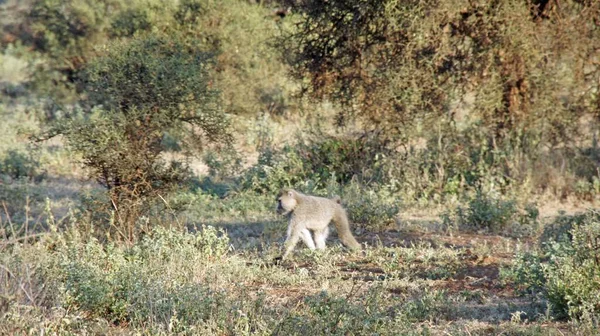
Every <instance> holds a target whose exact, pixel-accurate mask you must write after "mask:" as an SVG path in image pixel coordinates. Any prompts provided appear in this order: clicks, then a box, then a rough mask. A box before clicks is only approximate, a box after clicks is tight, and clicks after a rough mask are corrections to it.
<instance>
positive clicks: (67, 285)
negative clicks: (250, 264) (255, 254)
mask: <svg viewBox="0 0 600 336" xmlns="http://www.w3.org/2000/svg"><path fill="white" fill-rule="evenodd" d="M70 235H71V236H70V237H69V236H66V237H64V238H62V241H63V242H62V243H59V244H58V246H57V247H56V248H57V249H58V250H57V252H58V256H59V258H60V260H59V263H58V268H59V269H60V272H61V274H62V281H64V295H65V304H66V306H67V307H69V308H73V309H77V310H80V311H82V312H86V313H87V314H90V315H91V316H96V317H101V318H105V319H107V320H109V321H113V322H120V321H125V320H129V321H132V322H135V323H143V321H147V320H152V319H158V320H159V321H160V323H165V324H167V323H169V320H168V317H170V316H171V315H172V314H173V312H174V311H178V312H179V313H181V314H184V316H190V318H191V317H193V316H194V314H202V316H206V315H208V314H209V311H210V307H208V306H206V305H200V306H197V307H196V308H194V309H193V310H190V311H188V310H189V309H191V307H192V305H191V302H194V303H195V304H198V303H200V302H202V300H200V301H195V300H194V301H191V300H189V297H191V296H190V295H191V294H192V293H194V292H195V293H197V294H196V295H199V296H200V297H201V296H202V293H203V291H204V292H205V291H206V289H205V288H203V287H202V286H200V287H195V289H194V288H192V287H194V286H195V285H192V284H189V283H188V284H186V282H187V281H186V280H185V279H187V278H188V277H189V276H190V274H192V272H193V269H194V268H195V267H199V266H200V265H202V264H205V263H207V262H209V261H214V260H218V259H221V258H223V257H224V256H225V255H226V253H227V252H228V251H229V238H228V237H227V235H225V233H224V232H223V231H221V230H217V229H215V228H213V227H210V226H208V227H203V230H201V231H199V232H196V233H187V232H180V231H176V230H171V229H164V228H160V227H157V228H155V229H154V230H153V231H151V232H149V234H148V236H146V237H145V238H144V239H142V240H141V241H139V242H138V243H137V244H135V245H133V246H131V247H129V248H127V247H124V246H115V245H112V244H110V245H106V246H105V245H102V244H100V243H98V241H97V240H95V239H94V238H91V239H90V238H86V239H84V237H81V236H80V233H78V232H77V231H72V232H71V233H70ZM165 267H166V268H169V269H170V270H171V271H170V272H172V273H171V274H166V273H164V272H163V270H162V269H163V268H165ZM190 286H192V287H190ZM183 295H185V296H183ZM182 296H183V297H184V298H186V299H180V298H181V297H182ZM207 299H208V300H210V297H209V298H207ZM155 303H156V304H157V306H152V307H150V306H148V305H149V304H151V305H154V304H155ZM193 320H195V319H193Z"/></svg>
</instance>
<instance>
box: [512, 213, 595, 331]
mask: <svg viewBox="0 0 600 336" xmlns="http://www.w3.org/2000/svg"><path fill="white" fill-rule="evenodd" d="M559 221H561V222H563V223H564V222H565V221H566V219H565V217H562V218H560V219H559ZM572 221H573V222H572V225H573V228H572V229H571V230H570V234H571V237H572V238H571V239H568V237H567V236H565V235H561V239H560V240H557V241H554V240H549V241H548V242H546V243H545V244H544V246H543V247H542V248H541V255H540V256H538V254H536V253H526V254H522V255H520V256H518V257H517V259H515V261H514V263H513V265H512V267H511V268H510V269H509V270H507V271H506V274H507V279H509V280H510V281H512V282H514V283H515V284H516V285H517V286H518V288H520V289H526V292H528V293H534V294H538V293H539V294H541V295H543V296H544V297H545V298H546V299H547V301H548V303H549V305H550V308H551V311H552V314H553V315H554V316H555V317H556V318H571V319H578V320H582V321H584V322H586V323H588V324H590V325H593V326H595V327H598V325H599V323H600V320H598V316H600V297H599V296H598V293H600V244H599V242H600V215H599V214H598V213H596V212H590V213H587V214H586V215H585V218H584V219H583V221H582V222H581V219H580V218H578V217H573V218H572ZM565 238H566V239H565Z"/></svg>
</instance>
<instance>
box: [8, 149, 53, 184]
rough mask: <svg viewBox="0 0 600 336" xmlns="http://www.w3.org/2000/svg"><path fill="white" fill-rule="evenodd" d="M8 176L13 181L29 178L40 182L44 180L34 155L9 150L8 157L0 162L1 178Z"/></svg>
mask: <svg viewBox="0 0 600 336" xmlns="http://www.w3.org/2000/svg"><path fill="white" fill-rule="evenodd" d="M2 175H6V176H8V177H10V178H12V179H15V180H17V179H20V178H29V179H34V180H36V181H39V180H40V179H42V178H43V173H42V172H41V171H40V163H39V160H38V158H37V157H35V156H34V155H33V153H31V152H29V153H23V152H22V151H17V150H14V149H13V150H8V151H7V152H6V156H5V157H4V158H3V159H2V160H0V176H2Z"/></svg>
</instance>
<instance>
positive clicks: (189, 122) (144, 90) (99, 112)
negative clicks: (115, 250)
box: [47, 35, 230, 240]
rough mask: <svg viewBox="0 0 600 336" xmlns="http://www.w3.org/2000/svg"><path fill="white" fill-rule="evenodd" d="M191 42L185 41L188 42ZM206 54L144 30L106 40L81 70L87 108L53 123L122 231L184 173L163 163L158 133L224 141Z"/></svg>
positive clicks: (52, 131) (128, 234)
mask: <svg viewBox="0 0 600 336" xmlns="http://www.w3.org/2000/svg"><path fill="white" fill-rule="evenodd" d="M189 43H191V42H189ZM210 59H211V55H210V54H208V53H203V52H201V51H199V50H196V49H194V47H193V46H191V45H190V44H188V42H186V41H185V40H174V39H171V38H167V37H165V36H154V35H151V36H145V37H139V38H134V39H133V40H132V41H131V42H119V43H115V44H112V45H110V46H108V48H107V50H106V51H105V54H104V55H103V56H101V57H99V58H97V59H95V60H94V61H92V62H90V63H89V65H88V66H87V67H86V68H85V71H84V72H83V75H82V81H81V82H82V84H81V85H82V86H83V87H84V88H85V91H86V92H87V93H88V99H87V100H86V101H85V103H86V104H89V105H90V106H93V108H92V109H91V110H90V112H85V110H83V111H78V110H74V111H73V113H71V114H69V115H67V116H66V117H65V118H61V119H60V120H58V121H57V122H56V123H54V124H53V125H52V126H51V127H50V128H49V130H47V135H48V136H54V135H57V134H62V135H64V136H65V138H66V140H67V144H68V146H69V148H70V149H71V150H73V151H74V152H76V153H78V154H80V155H81V156H82V159H83V163H84V164H85V166H86V167H87V168H88V170H89V175H90V177H93V178H95V179H96V180H97V181H98V182H99V183H100V184H101V185H103V186H104V187H106V188H107V189H108V192H109V197H110V205H111V206H112V207H113V209H114V210H115V211H117V217H116V219H117V220H118V226H122V228H121V230H120V231H121V232H120V234H121V235H124V238H125V239H128V240H131V239H134V238H135V237H136V231H137V230H138V229H137V228H135V227H134V226H135V224H134V223H135V221H136V220H137V217H138V216H139V215H141V214H143V212H144V211H145V210H144V209H143V206H144V205H147V204H146V203H147V202H148V201H149V200H151V199H152V198H153V197H156V196H157V195H159V194H161V193H168V192H169V190H170V189H171V188H173V187H175V186H177V185H178V184H179V183H181V182H182V181H184V180H185V179H186V178H187V177H188V174H189V173H188V171H187V169H186V167H185V165H184V164H182V163H181V162H176V161H173V162H171V163H170V164H169V165H166V164H165V163H164V162H163V159H162V158H161V153H163V152H164V151H165V147H164V144H163V142H162V140H163V138H164V135H165V134H166V133H167V132H168V133H169V134H181V135H186V136H187V137H188V139H192V140H193V141H194V142H195V144H194V145H195V146H200V145H201V144H202V142H203V141H204V139H207V140H208V141H209V142H211V143H219V144H223V145H227V144H229V142H230V135H229V133H228V130H227V127H228V124H227V119H226V118H224V115H223V113H222V111H221V110H220V108H219V100H218V92H217V91H215V90H214V89H213V88H211V87H210V83H209V82H210V79H209V74H208V66H209V62H210Z"/></svg>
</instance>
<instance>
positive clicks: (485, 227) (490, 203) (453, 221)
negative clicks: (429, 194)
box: [442, 192, 539, 235]
mask: <svg viewBox="0 0 600 336" xmlns="http://www.w3.org/2000/svg"><path fill="white" fill-rule="evenodd" d="M538 216H539V211H538V210H537V208H536V207H535V206H534V205H532V204H528V205H527V206H525V207H524V208H523V209H520V208H519V207H518V205H517V203H516V202H515V201H513V200H503V199H501V198H497V197H492V196H488V195H485V194H483V193H481V192H478V193H477V194H476V195H475V197H473V198H472V199H471V200H470V201H469V202H468V205H467V206H466V207H463V206H458V207H456V209H455V210H453V211H446V212H445V213H444V214H442V218H443V221H444V224H445V225H446V226H448V227H456V228H457V229H459V230H466V231H485V232H491V233H496V234H506V235H522V234H532V233H533V231H535V229H537V225H538Z"/></svg>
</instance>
